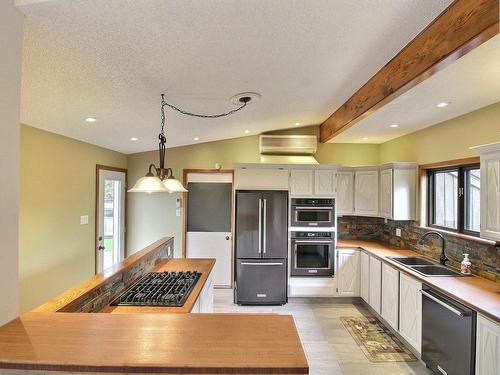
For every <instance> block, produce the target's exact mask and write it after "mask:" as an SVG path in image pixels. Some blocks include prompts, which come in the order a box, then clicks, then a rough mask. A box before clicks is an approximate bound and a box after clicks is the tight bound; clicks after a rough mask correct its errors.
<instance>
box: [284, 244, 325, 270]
mask: <svg viewBox="0 0 500 375" xmlns="http://www.w3.org/2000/svg"><path fill="white" fill-rule="evenodd" d="M333 249H334V241H331V240H301V239H292V254H293V256H292V270H291V272H290V274H291V275H292V276H333V269H334V258H333Z"/></svg>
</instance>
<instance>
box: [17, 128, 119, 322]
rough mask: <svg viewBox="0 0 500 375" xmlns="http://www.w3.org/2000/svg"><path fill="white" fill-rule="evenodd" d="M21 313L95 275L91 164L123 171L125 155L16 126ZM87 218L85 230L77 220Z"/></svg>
mask: <svg viewBox="0 0 500 375" xmlns="http://www.w3.org/2000/svg"><path fill="white" fill-rule="evenodd" d="M20 157H21V170H20V180H21V181H20V202H19V203H20V207H19V208H20V211H19V224H20V225H19V229H20V235H19V240H20V242H19V246H20V249H19V283H20V302H21V312H25V311H27V310H29V309H31V308H33V307H35V306H37V305H39V304H41V303H43V302H45V301H47V300H48V299H50V298H51V297H53V296H55V295H57V294H58V293H60V292H62V291H65V290H67V289H69V288H70V287H72V286H74V285H75V284H77V283H79V282H81V281H83V280H85V279H87V278H89V277H91V276H92V275H94V267H95V265H94V259H95V246H94V235H95V217H94V216H95V214H94V210H95V207H94V205H95V203H94V202H95V168H96V164H104V165H109V166H115V167H121V168H126V166H127V157H126V155H124V154H120V153H118V152H114V151H110V150H107V149H104V148H100V147H97V146H93V145H90V144H88V143H84V142H79V141H76V140H74V139H71V138H66V137H63V136H60V135H56V134H53V133H49V132H46V131H43V130H39V129H36V128H32V127H29V126H26V125H22V126H21V155H20ZM81 215H89V223H88V225H80V216H81Z"/></svg>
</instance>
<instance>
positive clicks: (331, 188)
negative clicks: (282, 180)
mask: <svg viewBox="0 0 500 375" xmlns="http://www.w3.org/2000/svg"><path fill="white" fill-rule="evenodd" d="M336 177H337V168H334V167H333V166H332V167H330V168H328V167H325V165H322V166H310V167H307V168H306V167H303V168H298V167H297V168H295V169H292V170H291V171H290V195H291V196H292V197H316V196H318V197H334V196H335V195H336V189H337V182H336Z"/></svg>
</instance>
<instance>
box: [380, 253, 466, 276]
mask: <svg viewBox="0 0 500 375" xmlns="http://www.w3.org/2000/svg"><path fill="white" fill-rule="evenodd" d="M388 258H389V259H391V260H393V261H394V262H396V263H399V264H401V265H403V266H405V267H407V268H409V269H411V270H413V271H415V272H418V273H419V274H421V275H423V276H466V275H462V274H461V273H460V272H458V271H455V270H453V269H451V268H448V267H446V266H442V265H440V264H437V263H434V262H433V261H431V260H428V259H426V258H423V257H388Z"/></svg>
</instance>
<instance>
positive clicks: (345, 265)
mask: <svg viewBox="0 0 500 375" xmlns="http://www.w3.org/2000/svg"><path fill="white" fill-rule="evenodd" d="M337 251H338V265H337V276H338V281H337V290H338V291H337V293H338V295H339V296H341V297H357V296H359V250H358V249H338V250H337Z"/></svg>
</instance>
